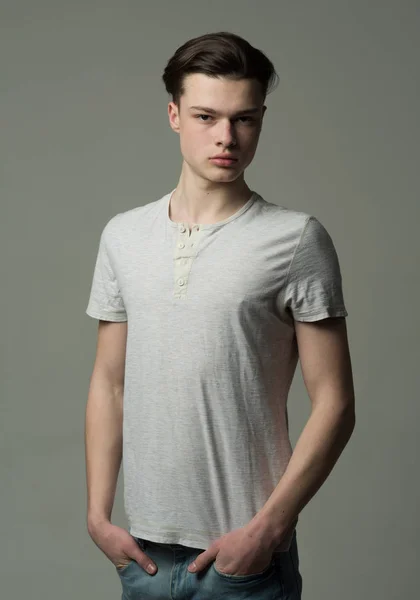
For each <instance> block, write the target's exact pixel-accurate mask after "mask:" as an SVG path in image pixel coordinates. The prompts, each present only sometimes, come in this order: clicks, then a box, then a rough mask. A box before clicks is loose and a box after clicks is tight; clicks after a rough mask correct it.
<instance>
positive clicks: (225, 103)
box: [183, 73, 263, 111]
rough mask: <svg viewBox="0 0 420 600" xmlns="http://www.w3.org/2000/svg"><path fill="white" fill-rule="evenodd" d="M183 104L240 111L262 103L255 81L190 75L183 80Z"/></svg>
mask: <svg viewBox="0 0 420 600" xmlns="http://www.w3.org/2000/svg"><path fill="white" fill-rule="evenodd" d="M184 89H185V92H184V95H183V104H184V106H185V107H186V108H187V110H188V107H189V106H193V105H204V106H211V107H213V108H214V109H215V110H217V109H220V110H222V109H223V110H232V111H235V110H240V109H242V108H244V107H245V106H249V105H250V104H253V105H255V106H257V105H259V104H262V103H263V97H262V94H261V87H260V83H259V82H258V81H257V80H256V79H239V80H233V79H228V78H227V77H209V76H208V75H205V74H204V73H192V74H189V75H187V76H186V77H185V79H184Z"/></svg>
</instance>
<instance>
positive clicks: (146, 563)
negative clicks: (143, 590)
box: [134, 548, 157, 575]
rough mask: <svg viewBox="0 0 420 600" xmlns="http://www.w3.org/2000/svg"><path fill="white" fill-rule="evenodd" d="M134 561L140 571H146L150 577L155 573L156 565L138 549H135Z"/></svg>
mask: <svg viewBox="0 0 420 600" xmlns="http://www.w3.org/2000/svg"><path fill="white" fill-rule="evenodd" d="M134 560H135V561H136V562H137V563H138V564H139V565H140V566H141V567H142V569H144V570H145V571H147V573H150V575H153V574H154V573H156V571H157V565H156V564H155V563H154V562H153V560H152V559H151V558H150V557H149V556H147V554H146V553H145V552H143V551H142V550H140V548H137V550H136V552H135V555H134Z"/></svg>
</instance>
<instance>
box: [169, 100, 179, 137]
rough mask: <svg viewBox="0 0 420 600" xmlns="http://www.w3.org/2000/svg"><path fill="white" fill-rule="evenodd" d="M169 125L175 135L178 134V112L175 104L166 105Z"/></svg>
mask: <svg viewBox="0 0 420 600" xmlns="http://www.w3.org/2000/svg"><path fill="white" fill-rule="evenodd" d="M168 116H169V125H170V126H171V128H172V129H173V131H175V132H176V133H179V112H178V107H177V105H176V104H175V102H169V104H168Z"/></svg>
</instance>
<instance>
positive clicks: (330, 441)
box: [250, 318, 355, 549]
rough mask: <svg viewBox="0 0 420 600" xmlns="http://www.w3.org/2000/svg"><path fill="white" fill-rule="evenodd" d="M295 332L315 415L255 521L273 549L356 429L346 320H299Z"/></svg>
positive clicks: (256, 529)
mask: <svg viewBox="0 0 420 600" xmlns="http://www.w3.org/2000/svg"><path fill="white" fill-rule="evenodd" d="M295 330H296V337H297V343H298V349H299V357H300V362H301V368H302V375H303V379H304V382H305V386H306V388H307V391H308V394H309V397H310V401H311V404H312V412H311V416H310V418H309V419H308V421H307V423H306V425H305V427H304V429H303V431H302V433H301V435H300V437H299V440H298V442H297V444H296V446H295V449H294V452H293V454H292V456H291V458H290V461H289V464H288V466H287V469H286V471H285V473H284V474H283V476H282V478H281V480H280V482H279V483H278V485H277V487H276V488H275V489H274V491H273V493H272V494H271V496H270V498H269V499H268V501H267V502H266V504H265V505H264V506H263V508H262V509H261V510H260V511H259V512H258V513H257V514H256V515H255V517H254V518H253V519H252V521H251V522H250V527H251V529H254V531H255V532H256V533H257V535H263V536H268V537H269V538H270V539H271V542H272V547H273V549H274V548H275V547H276V546H277V545H278V544H280V543H281V541H282V538H283V537H284V536H285V535H286V534H287V532H288V530H289V529H290V528H291V527H292V526H294V525H295V523H296V518H297V516H298V514H299V513H300V511H301V510H302V509H303V508H304V506H305V505H306V504H307V503H308V502H309V500H310V499H311V498H312V497H313V496H314V495H315V493H316V492H317V491H318V489H319V488H320V487H321V485H322V484H323V483H324V481H325V480H326V478H327V477H328V475H329V473H330V472H331V470H332V468H333V466H334V465H335V463H336V462H337V460H338V458H339V456H340V454H341V453H342V451H343V450H344V447H345V446H346V444H347V442H348V441H349V439H350V437H351V435H352V433H353V429H354V426H355V402H354V388H353V376H352V368H351V359H350V353H349V347H348V340H347V329H346V322H345V319H344V318H328V319H323V320H321V321H317V322H298V321H295Z"/></svg>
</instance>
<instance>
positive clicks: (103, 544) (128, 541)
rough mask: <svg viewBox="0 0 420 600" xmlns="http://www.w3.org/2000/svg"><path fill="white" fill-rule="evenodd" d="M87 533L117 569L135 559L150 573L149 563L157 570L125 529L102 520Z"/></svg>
mask: <svg viewBox="0 0 420 600" xmlns="http://www.w3.org/2000/svg"><path fill="white" fill-rule="evenodd" d="M89 535H90V537H91V538H92V540H93V541H94V542H95V544H96V545H97V546H98V548H99V549H100V550H102V552H103V553H104V554H105V555H106V556H107V557H108V558H109V560H110V561H111V562H112V563H113V564H114V566H115V567H117V569H118V568H120V569H122V568H123V567H126V566H127V565H128V564H129V563H130V562H131V561H132V560H135V561H136V562H137V563H138V564H139V565H140V566H141V567H142V569H144V570H145V571H147V572H148V573H150V574H151V572H150V571H149V570H148V566H149V565H150V564H151V565H153V566H154V567H155V571H153V572H156V571H157V566H156V564H155V563H154V562H153V561H152V560H151V559H150V558H149V556H148V555H147V554H146V553H145V552H143V550H142V549H141V548H140V547H139V545H138V543H137V542H136V540H135V539H134V538H133V536H132V535H131V534H130V533H129V532H128V531H127V530H126V529H122V528H121V527H117V526H116V525H113V524H112V523H110V522H109V521H103V522H101V523H99V524H96V525H93V526H90V527H89ZM153 572H152V573H153Z"/></svg>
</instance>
